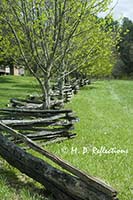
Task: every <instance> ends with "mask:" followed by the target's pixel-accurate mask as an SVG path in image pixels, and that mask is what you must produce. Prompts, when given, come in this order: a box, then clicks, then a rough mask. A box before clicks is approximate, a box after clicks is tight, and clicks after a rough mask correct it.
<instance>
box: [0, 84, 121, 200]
mask: <svg viewBox="0 0 133 200" xmlns="http://www.w3.org/2000/svg"><path fill="white" fill-rule="evenodd" d="M67 89H68V88H67ZM69 92H70V91H69ZM33 100H34V101H35V99H32V100H29V99H28V100H22V99H21V101H20V99H12V100H11V102H12V104H15V106H13V107H10V108H5V109H0V155H1V156H2V157H3V158H4V159H5V160H6V161H7V162H8V163H9V164H11V165H12V166H14V167H16V168H17V169H19V170H20V171H21V172H22V173H25V174H26V175H28V176H29V177H31V178H33V179H34V180H36V181H38V182H39V183H41V184H42V185H44V187H45V189H46V190H48V191H50V192H51V193H52V195H53V197H54V199H58V200H118V198H117V192H116V190H115V189H113V188H112V187H110V186H108V185H107V184H105V183H104V182H102V181H101V180H99V179H97V178H95V177H92V176H89V175H88V174H86V173H84V172H82V171H81V170H79V169H77V168H75V167H74V166H72V165H70V164H68V163H67V162H65V161H64V160H62V159H60V158H59V157H57V156H56V155H54V154H52V153H50V152H48V151H46V150H45V149H44V145H46V144H49V143H51V142H52V143H53V142H57V141H58V142H59V141H61V140H64V139H70V138H73V137H75V136H76V134H75V133H73V129H74V123H75V122H76V121H77V120H78V118H77V117H76V116H75V115H74V114H73V112H72V110H65V109H60V110H41V109H39V108H38V107H35V106H33V107H32V105H39V104H41V102H33ZM29 101H30V102H29ZM38 101H40V100H38ZM22 104H23V105H22ZM27 104H30V106H31V108H29V106H26V105H27ZM27 107H28V108H27ZM29 148H31V149H33V150H34V151H36V152H38V153H39V154H41V155H42V156H45V157H46V158H48V159H50V160H51V161H53V162H54V163H56V164H57V165H58V166H60V167H61V168H62V170H61V169H59V168H57V167H53V166H52V164H49V163H48V162H46V161H45V160H44V159H43V158H42V159H41V158H38V157H36V156H34V155H32V154H31V153H29V151H28V149H29Z"/></svg>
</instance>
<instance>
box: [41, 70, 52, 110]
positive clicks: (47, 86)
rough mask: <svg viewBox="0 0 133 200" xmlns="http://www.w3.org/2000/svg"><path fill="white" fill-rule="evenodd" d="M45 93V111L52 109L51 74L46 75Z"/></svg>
mask: <svg viewBox="0 0 133 200" xmlns="http://www.w3.org/2000/svg"><path fill="white" fill-rule="evenodd" d="M44 91H45V93H44V94H43V95H44V98H43V102H44V103H43V109H50V103H51V99H50V76H49V73H47V74H46V75H44Z"/></svg>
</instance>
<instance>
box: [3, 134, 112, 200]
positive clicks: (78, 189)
mask: <svg viewBox="0 0 133 200" xmlns="http://www.w3.org/2000/svg"><path fill="white" fill-rule="evenodd" d="M0 155H1V156H2V157H3V158H4V159H5V160H6V161H7V162H8V163H9V164H11V165H12V166H14V167H16V168H17V169H19V170H20V171H21V172H22V173H25V174H26V175H28V176H29V177H31V178H33V179H35V180H36V181H38V182H40V183H41V184H42V185H44V186H45V188H46V189H47V190H49V191H51V192H52V193H53V194H54V196H55V197H56V198H57V199H58V200H103V199H104V200H115V199H116V197H113V196H109V195H108V194H106V193H103V192H101V191H99V190H96V189H95V188H94V187H93V185H92V186H89V185H87V184H86V183H85V182H83V181H82V180H81V179H80V178H78V177H75V176H72V175H70V174H68V173H66V172H63V171H61V170H58V169H56V168H54V167H52V166H51V165H50V164H48V163H47V162H45V161H44V160H42V159H39V158H36V157H35V156H33V155H31V154H29V153H27V152H25V151H24V150H22V149H21V148H20V147H17V146H16V145H15V144H13V143H12V142H10V141H9V140H7V139H6V137H4V136H3V135H2V134H0Z"/></svg>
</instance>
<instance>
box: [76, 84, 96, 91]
mask: <svg viewBox="0 0 133 200" xmlns="http://www.w3.org/2000/svg"><path fill="white" fill-rule="evenodd" d="M92 89H98V87H97V86H94V85H88V86H84V87H81V88H80V90H92Z"/></svg>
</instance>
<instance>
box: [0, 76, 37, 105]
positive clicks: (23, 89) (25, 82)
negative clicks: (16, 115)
mask: <svg viewBox="0 0 133 200" xmlns="http://www.w3.org/2000/svg"><path fill="white" fill-rule="evenodd" d="M31 93H32V94H37V93H39V89H38V85H37V82H36V80H35V79H34V78H32V77H28V78H27V77H20V76H0V107H4V106H5V105H6V104H8V103H9V100H10V99H11V98H14V97H25V96H27V95H29V94H31Z"/></svg>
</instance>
